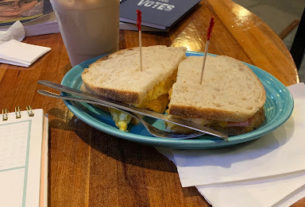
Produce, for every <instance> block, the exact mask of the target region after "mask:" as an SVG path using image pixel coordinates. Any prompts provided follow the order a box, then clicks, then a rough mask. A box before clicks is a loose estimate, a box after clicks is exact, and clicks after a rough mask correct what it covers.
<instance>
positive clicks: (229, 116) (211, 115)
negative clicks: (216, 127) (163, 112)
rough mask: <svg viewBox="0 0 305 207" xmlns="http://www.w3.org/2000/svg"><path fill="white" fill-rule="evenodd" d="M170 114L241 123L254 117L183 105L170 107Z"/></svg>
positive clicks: (235, 112) (237, 112)
mask: <svg viewBox="0 0 305 207" xmlns="http://www.w3.org/2000/svg"><path fill="white" fill-rule="evenodd" d="M169 114H171V115H175V116H180V117H188V118H203V119H210V120H217V121H232V122H241V121H246V120H247V119H248V118H250V117H251V116H252V115H250V116H249V114H242V113H241V112H239V111H234V112H233V111H232V112H230V111H223V110H219V109H215V108H204V109H202V108H195V107H192V106H182V105H173V104H171V105H170V108H169Z"/></svg>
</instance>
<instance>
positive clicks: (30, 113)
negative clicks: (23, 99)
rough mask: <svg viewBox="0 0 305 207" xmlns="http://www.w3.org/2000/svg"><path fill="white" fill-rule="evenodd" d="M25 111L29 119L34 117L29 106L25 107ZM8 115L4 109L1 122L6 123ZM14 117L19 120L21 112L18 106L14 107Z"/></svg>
mask: <svg viewBox="0 0 305 207" xmlns="http://www.w3.org/2000/svg"><path fill="white" fill-rule="evenodd" d="M26 110H27V112H28V116H29V117H33V116H34V112H33V110H32V107H31V106H26ZM8 113H9V111H8V110H7V109H6V108H5V109H2V121H7V120H8ZM15 116H16V119H20V118H21V112H20V107H19V106H17V107H15Z"/></svg>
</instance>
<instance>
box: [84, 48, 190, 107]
mask: <svg viewBox="0 0 305 207" xmlns="http://www.w3.org/2000/svg"><path fill="white" fill-rule="evenodd" d="M142 57H143V61H142V62H143V68H142V70H141V68H140V59H139V58H140V52H139V48H132V49H125V50H121V51H118V52H116V53H114V54H111V55H110V56H108V57H107V58H102V59H100V60H99V61H97V62H95V63H93V64H91V65H90V66H89V68H87V69H85V70H84V72H83V73H82V80H83V82H84V84H85V86H86V88H87V89H89V90H90V91H91V92H94V93H95V94H98V95H100V96H103V97H105V98H109V99H113V100H116V101H120V102H124V103H128V104H132V105H135V106H138V107H145V108H149V102H151V101H153V100H156V99H158V98H159V97H161V96H163V95H166V94H167V93H168V90H169V89H170V88H171V87H172V84H173V83H174V82H175V80H176V73H177V68H178V65H179V63H180V62H181V61H182V60H183V59H184V58H185V48H175V47H166V46H161V45H156V46H150V47H143V48H142ZM166 104H167V103H165V105H166ZM163 105H164V104H163ZM147 106H148V107H147ZM154 107H155V108H162V110H164V108H165V107H164V106H163V107H159V106H157V107H156V104H154ZM160 110H161V109H160ZM160 110H159V112H161V111H160Z"/></svg>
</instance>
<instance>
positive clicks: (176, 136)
mask: <svg viewBox="0 0 305 207" xmlns="http://www.w3.org/2000/svg"><path fill="white" fill-rule="evenodd" d="M37 92H38V93H40V94H42V95H45V96H49V97H53V98H59V99H63V100H68V101H76V102H83V103H90V104H94V105H101V106H104V107H111V106H108V105H105V104H102V103H100V102H96V101H91V100H87V99H83V98H79V97H73V96H64V95H61V94H56V93H52V92H49V91H45V90H38V91H37ZM111 108H113V109H116V110H118V111H120V112H123V113H126V114H128V115H129V116H131V117H133V118H135V119H136V120H138V121H139V122H140V123H141V124H143V126H144V127H145V129H146V130H147V131H148V132H149V133H150V134H151V135H153V136H155V137H162V138H172V139H191V138H195V137H199V136H202V135H203V133H201V132H196V131H193V132H192V133H189V134H182V133H174V132H169V131H165V130H160V129H158V128H156V127H155V126H153V125H152V124H151V123H149V122H147V121H146V120H145V119H143V117H142V116H141V115H139V114H136V113H132V112H127V111H123V110H121V109H118V108H115V107H111Z"/></svg>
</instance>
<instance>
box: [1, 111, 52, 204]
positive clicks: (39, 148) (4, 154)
mask: <svg viewBox="0 0 305 207" xmlns="http://www.w3.org/2000/svg"><path fill="white" fill-rule="evenodd" d="M47 166H48V118H47V116H46V115H44V113H43V110H42V109H35V110H32V109H31V108H30V107H27V110H24V111H20V109H19V108H16V109H15V112H11V113H8V112H7V110H2V117H1V119H0V183H1V185H0V206H6V207H43V206H47V172H48V168H47Z"/></svg>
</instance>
